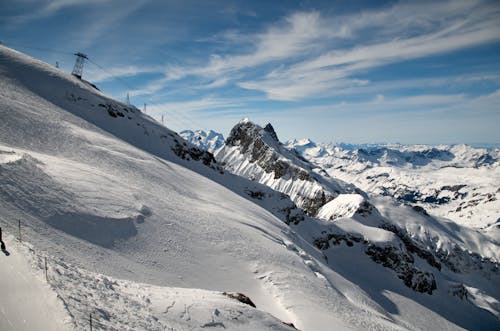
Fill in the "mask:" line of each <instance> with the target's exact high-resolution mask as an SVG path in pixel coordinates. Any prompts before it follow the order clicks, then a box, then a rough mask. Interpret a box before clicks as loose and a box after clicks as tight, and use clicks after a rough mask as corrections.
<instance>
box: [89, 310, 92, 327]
mask: <svg viewBox="0 0 500 331" xmlns="http://www.w3.org/2000/svg"><path fill="white" fill-rule="evenodd" d="M89 315H90V319H89V322H90V331H92V313H90V314H89Z"/></svg>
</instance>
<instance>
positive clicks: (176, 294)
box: [0, 46, 500, 331]
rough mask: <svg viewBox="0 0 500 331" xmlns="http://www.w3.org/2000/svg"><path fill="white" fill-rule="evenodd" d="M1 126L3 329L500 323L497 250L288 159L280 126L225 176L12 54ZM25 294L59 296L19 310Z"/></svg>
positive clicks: (1, 90) (204, 156)
mask: <svg viewBox="0 0 500 331" xmlns="http://www.w3.org/2000/svg"><path fill="white" fill-rule="evenodd" d="M0 118H1V121H0V225H1V226H2V228H3V230H4V241H6V243H7V249H8V250H10V251H11V256H3V255H2V256H0V259H2V260H4V259H6V260H5V261H8V262H9V268H2V270H1V272H0V275H1V276H2V279H3V281H4V284H3V285H2V287H1V288H2V296H0V304H1V305H3V306H7V305H8V306H9V309H8V310H3V311H2V313H3V314H4V315H5V314H6V312H9V314H8V315H6V318H5V319H0V329H2V330H4V329H5V330H12V329H16V330H28V329H30V328H29V327H30V326H31V325H37V324H38V325H52V324H50V320H53V319H56V318H57V319H59V320H61V319H68V321H69V322H68V323H67V324H66V326H67V329H76V330H84V329H88V323H89V314H92V316H93V317H94V319H95V320H94V321H95V323H98V324H96V326H95V328H96V329H107V330H125V329H134V330H164V329H169V330H202V329H203V330H204V329H206V328H226V329H231V330H291V329H293V327H292V326H290V325H287V324H284V323H283V322H287V323H293V325H294V326H295V327H297V328H298V329H300V330H305V331H307V330H331V329H332V326H333V327H334V328H335V329H339V330H344V329H345V330H347V329H358V330H359V329H367V328H368V329H372V330H388V329H394V330H404V329H410V330H416V329H420V330H422V329H462V328H465V329H472V330H496V329H498V328H499V326H500V321H499V311H500V308H499V298H500V293H499V289H498V286H497V285H498V282H499V271H498V264H497V261H498V259H499V258H500V257H499V255H498V254H499V252H498V238H494V237H493V236H491V235H487V234H485V233H481V232H477V231H474V230H471V229H470V228H467V227H462V226H459V225H457V224H455V223H453V222H450V221H447V220H445V219H441V218H434V217H431V216H428V215H425V214H423V213H422V212H421V211H419V210H414V209H413V208H411V207H407V206H400V205H399V204H395V203H393V202H392V201H391V200H389V199H384V198H376V199H374V198H370V197H369V196H368V195H367V194H365V193H364V192H362V191H360V190H358V189H356V188H355V187H354V186H352V185H349V184H345V183H344V182H342V181H339V180H335V179H333V178H331V177H328V176H327V175H325V173H324V172H322V171H321V169H319V168H318V167H315V166H312V165H311V164H310V163H309V162H307V161H305V160H303V159H301V158H300V157H298V155H297V154H296V153H295V152H291V151H289V150H287V149H286V148H284V146H283V145H282V144H281V143H280V142H279V141H278V139H277V135H276V133H275V132H274V130H273V129H272V127H271V126H267V127H265V128H260V127H259V126H257V125H255V124H253V123H251V122H249V121H243V122H241V123H239V124H238V125H237V126H236V127H235V130H233V131H234V134H233V133H232V134H231V135H230V137H229V138H228V143H227V144H226V147H225V148H224V150H221V151H220V152H219V153H218V155H221V156H223V157H224V158H225V164H222V163H220V162H218V161H216V159H215V158H214V157H213V155H212V154H210V153H207V152H204V151H202V150H200V149H199V148H197V147H196V146H193V145H192V144H190V143H189V142H187V141H185V140H183V139H182V138H181V137H179V136H178V135H177V134H176V133H175V132H172V131H171V130H169V129H167V128H164V127H163V126H161V125H160V124H158V123H156V122H155V121H154V120H153V119H151V118H150V117H148V116H147V115H145V114H142V113H141V112H140V111H139V110H138V109H137V108H135V107H133V106H130V105H126V104H123V103H120V102H118V101H116V100H112V99H110V98H108V97H106V96H105V95H104V94H102V93H100V92H99V91H97V90H95V89H94V88H93V87H92V86H89V85H88V84H86V83H85V82H82V81H80V80H79V79H77V78H75V77H72V76H70V75H66V74H64V73H62V72H60V71H59V70H57V69H55V68H52V67H51V66H49V65H47V64H45V63H42V62H40V61H37V60H35V59H33V58H30V57H28V56H25V55H23V54H20V53H17V52H15V51H12V50H10V49H7V48H5V47H3V46H0ZM237 162H240V163H241V164H237ZM235 169H236V170H235ZM237 169H245V170H244V171H242V172H241V173H242V174H243V175H245V176H247V177H251V178H253V179H254V180H249V179H248V178H244V177H240V176H237V175H234V174H231V173H230V172H231V171H233V170H234V171H235V172H236V171H237ZM262 178H267V180H261V179H262ZM264 184H267V185H268V186H266V185H264ZM284 192H285V193H284ZM318 192H324V199H323V194H322V193H320V194H319V197H320V199H314V197H316V198H317V197H318ZM293 193H297V194H296V195H295V196H293ZM290 197H292V199H293V201H292V200H291V199H290ZM311 197H313V198H311ZM308 200H310V201H308ZM294 201H297V202H294ZM318 201H319V202H318ZM298 202H301V203H302V204H299V203H298ZM314 203H316V204H314ZM298 207H303V208H304V209H305V212H303V211H302V210H301V209H300V208H298ZM313 207H314V208H313ZM308 214H309V215H319V216H321V217H322V218H323V219H319V218H316V217H311V216H308ZM18 220H21V223H22V239H23V243H16V241H15V239H14V235H17V234H18ZM25 242H28V243H25ZM14 256H15V257H16V260H8V259H9V258H12V257H14ZM45 257H48V270H47V281H48V284H49V286H42V285H41V284H43V282H45V279H44V278H45V277H44V268H45V264H44V263H45ZM2 262H3V261H2ZM32 264H34V265H35V267H36V268H35V269H33V270H29V266H30V265H32ZM42 270H43V271H42ZM20 272H23V273H29V275H28V274H26V275H25V277H24V278H21V279H16V275H18V274H19V273H20ZM18 278H19V277H18ZM37 282H38V283H40V284H38V285H40V287H42V288H38V287H37V288H36V289H35V288H33V291H28V292H27V291H18V290H16V289H19V287H22V286H27V284H32V283H37ZM35 290H36V291H35ZM26 293H31V294H33V295H36V296H40V297H42V299H44V298H46V297H49V296H51V294H52V299H53V300H55V301H57V300H59V301H57V302H58V303H57V302H55V303H52V302H51V304H50V305H48V307H50V310H49V311H48V312H47V308H46V307H44V306H43V301H44V300H32V301H33V302H31V304H30V306H29V307H30V310H29V311H30V312H29V313H26V314H24V315H21V314H16V313H15V312H16V311H21V307H20V305H21V303H22V300H20V299H23V298H26ZM54 293H56V294H57V298H58V299H57V300H56V299H54V298H55V294H54ZM238 293H243V294H244V295H246V296H244V295H241V294H238ZM248 298H249V299H248ZM2 300H3V301H2ZM238 300H239V301H238ZM250 300H251V302H253V304H254V305H255V306H256V308H254V307H252V306H251V305H249V303H250ZM240 301H241V302H240ZM64 314H65V316H62V315H64ZM44 318H45V319H46V320H43V319H44ZM42 320H43V321H42ZM282 321H283V322H282ZM30 322H31V324H30ZM42 322H43V324H42ZM45 323H47V324H45Z"/></svg>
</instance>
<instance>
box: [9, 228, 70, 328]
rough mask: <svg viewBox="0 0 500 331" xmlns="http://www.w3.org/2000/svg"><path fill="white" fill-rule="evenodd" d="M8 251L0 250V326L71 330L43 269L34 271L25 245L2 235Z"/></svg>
mask: <svg viewBox="0 0 500 331" xmlns="http://www.w3.org/2000/svg"><path fill="white" fill-rule="evenodd" d="M4 242H6V244H7V251H8V254H9V255H6V254H4V253H1V254H0V264H1V266H2V267H1V268H0V279H1V282H0V293H1V295H0V316H1V317H0V330H4V331H32V330H54V331H56V330H57V331H65V330H72V325H71V319H70V317H69V315H68V313H67V311H66V310H65V309H64V307H63V304H62V302H61V301H60V300H59V298H58V297H57V295H56V293H55V292H54V291H53V290H52V289H51V288H50V287H49V285H47V284H46V281H45V276H44V275H42V272H40V271H38V272H35V270H34V269H33V267H32V266H31V264H30V261H29V260H28V258H27V255H28V254H29V253H28V248H27V247H25V246H23V245H20V244H19V243H18V242H17V240H16V239H15V238H14V236H12V235H9V236H5V237H4Z"/></svg>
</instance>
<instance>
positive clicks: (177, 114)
mask: <svg viewBox="0 0 500 331" xmlns="http://www.w3.org/2000/svg"><path fill="white" fill-rule="evenodd" d="M2 44H3V45H7V46H16V47H19V48H25V49H31V50H37V51H41V52H48V53H56V54H64V55H71V56H73V55H75V54H74V53H73V52H66V51H61V50H57V49H53V48H42V47H34V46H31V45H26V44H22V43H11V42H7V43H5V42H3V41H0V45H2ZM86 59H87V61H89V62H90V63H92V64H93V65H95V66H96V67H98V68H99V69H101V70H102V71H104V72H105V73H107V74H108V75H109V76H110V77H111V78H113V79H114V80H115V81H117V82H120V83H121V84H123V86H125V87H126V88H127V89H129V90H132V91H134V90H137V89H136V88H134V87H133V86H131V85H130V84H129V83H128V82H127V81H125V80H124V79H122V78H120V77H118V76H116V75H115V74H114V73H113V72H111V71H110V70H108V69H106V68H104V67H103V66H101V65H100V64H98V63H97V62H95V61H93V60H92V59H90V58H88V57H87V58H86ZM166 113H170V114H171V115H174V117H175V118H176V119H177V121H179V122H181V123H182V125H184V124H188V126H193V125H194V128H201V126H200V125H199V123H197V121H194V120H193V119H192V118H190V117H188V116H186V115H184V114H182V112H178V111H177V110H174V109H170V110H169V111H167V112H164V113H163V114H166ZM163 114H161V116H163ZM162 122H163V121H162ZM186 129H187V128H186Z"/></svg>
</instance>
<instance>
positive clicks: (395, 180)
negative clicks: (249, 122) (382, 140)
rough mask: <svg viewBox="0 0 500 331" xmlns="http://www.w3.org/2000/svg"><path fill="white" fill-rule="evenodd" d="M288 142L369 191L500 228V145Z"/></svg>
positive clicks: (470, 222)
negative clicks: (345, 146)
mask: <svg viewBox="0 0 500 331" xmlns="http://www.w3.org/2000/svg"><path fill="white" fill-rule="evenodd" d="M302 141H303V140H302ZM287 147H288V148H290V149H293V150H296V151H297V152H298V153H300V154H301V155H302V156H303V157H304V158H306V159H308V160H310V161H311V162H312V163H314V164H315V165H317V166H319V167H322V168H323V169H324V170H325V171H326V172H327V173H328V174H329V175H331V176H332V177H336V178H340V179H342V180H344V181H347V182H350V183H353V184H355V185H356V186H358V187H360V188H361V189H363V190H364V191H366V192H370V193H374V194H379V195H383V196H390V197H393V198H395V199H396V200H398V201H400V202H402V203H405V204H411V205H413V206H418V207H420V208H425V209H426V210H427V211H428V212H429V213H432V214H435V215H439V216H444V217H448V218H450V219H452V220H454V221H456V222H457V223H460V224H463V225H467V226H472V227H475V228H480V229H485V230H486V231H489V232H491V231H493V232H495V231H496V230H495V229H494V227H495V224H498V221H499V210H500V191H499V189H498V188H499V187H500V163H499V158H498V153H499V150H498V149H493V150H487V149H481V148H473V147H470V146H466V145H454V146H437V147H429V146H401V145H390V146H367V147H364V148H358V149H355V148H354V149H352V148H353V146H350V148H351V149H345V148H342V147H341V146H332V145H322V144H315V143H313V142H310V141H309V142H308V144H304V143H301V141H297V140H295V141H290V142H288V143H287ZM318 149H321V150H322V152H321V153H318V152H317V150H318Z"/></svg>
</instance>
